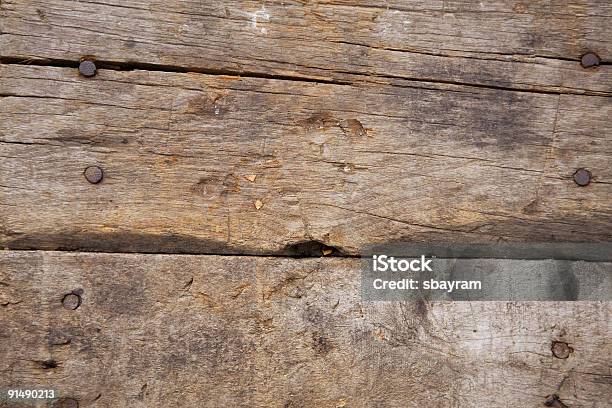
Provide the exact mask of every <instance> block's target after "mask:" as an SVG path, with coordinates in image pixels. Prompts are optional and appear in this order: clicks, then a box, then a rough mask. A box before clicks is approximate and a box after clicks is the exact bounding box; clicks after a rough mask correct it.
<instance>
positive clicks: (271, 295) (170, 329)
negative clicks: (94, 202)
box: [0, 251, 612, 408]
mask: <svg viewBox="0 0 612 408" xmlns="http://www.w3.org/2000/svg"><path fill="white" fill-rule="evenodd" d="M359 262H360V261H359V260H358V259H346V258H337V259H304V260H297V259H287V258H263V257H219V256H189V255H187V256H177V255H165V256H164V255H136V254H134V255H129V254H87V253H54V252H19V251H17V252H14V251H2V252H0V317H1V321H2V325H1V326H0V357H1V358H0V372H1V375H0V389H1V388H7V387H13V388H17V387H26V386H28V387H32V386H35V387H51V388H54V389H56V390H58V391H59V392H60V394H61V395H62V396H63V397H65V398H74V399H76V400H77V401H79V402H80V406H86V407H110V406H113V407H161V406H163V407H165V408H171V407H186V406H206V407H219V406H251V407H344V406H346V407H374V406H376V407H425V406H426V407H445V408H447V407H462V408H463V407H483V406H487V407H508V406H517V407H536V406H543V403H544V401H545V398H546V396H547V395H549V394H558V395H559V397H560V399H561V400H562V401H563V402H564V403H565V404H567V405H568V406H570V407H575V408H578V407H601V408H603V407H605V406H608V403H609V401H610V398H611V397H612V394H611V390H612V388H611V387H610V363H611V362H612V361H611V360H610V358H611V356H612V343H611V342H610V336H611V335H612V327H611V325H610V321H611V320H610V311H611V310H612V309H611V307H612V306H611V304H610V303H609V302H560V303H537V302H535V303H534V302H525V303H506V302H475V303H468V302H456V303H451V302H437V303H400V302H363V301H361V300H360V297H359V276H360V274H359V269H358V268H359ZM525 262H533V261H525ZM71 293H73V294H74V293H77V294H80V295H79V296H80V302H81V303H80V306H79V307H78V308H77V309H75V310H71V309H70V308H68V309H67V308H65V307H64V306H63V305H62V300H63V299H64V296H65V295H67V294H71ZM77 304H78V302H72V303H70V302H66V306H70V305H72V307H74V306H76V305H77ZM543 306H544V307H543ZM555 341H559V342H563V343H567V344H569V346H570V347H571V349H572V351H571V353H570V354H569V356H568V357H567V358H566V359H560V358H556V357H554V356H553V354H552V353H551V345H552V343H553V342H555Z"/></svg>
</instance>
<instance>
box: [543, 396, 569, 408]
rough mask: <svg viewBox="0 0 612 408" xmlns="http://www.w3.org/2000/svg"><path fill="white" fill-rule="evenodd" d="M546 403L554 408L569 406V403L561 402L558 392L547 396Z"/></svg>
mask: <svg viewBox="0 0 612 408" xmlns="http://www.w3.org/2000/svg"><path fill="white" fill-rule="evenodd" d="M544 405H546V406H547V407H553V408H567V405H565V404H564V403H562V402H561V400H560V399H559V396H558V395H557V394H552V395H549V396H547V397H546V401H544Z"/></svg>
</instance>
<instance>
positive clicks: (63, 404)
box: [53, 397, 79, 408]
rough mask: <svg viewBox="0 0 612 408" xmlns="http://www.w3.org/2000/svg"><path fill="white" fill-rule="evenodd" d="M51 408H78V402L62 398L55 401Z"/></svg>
mask: <svg viewBox="0 0 612 408" xmlns="http://www.w3.org/2000/svg"><path fill="white" fill-rule="evenodd" d="M53 408H79V402H78V401H77V400H75V399H74V398H65V397H62V398H60V399H58V400H57V401H55V403H54V404H53Z"/></svg>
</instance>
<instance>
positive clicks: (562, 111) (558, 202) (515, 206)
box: [0, 65, 612, 254]
mask: <svg viewBox="0 0 612 408" xmlns="http://www.w3.org/2000/svg"><path fill="white" fill-rule="evenodd" d="M0 77H1V78H2V81H1V82H0V94H1V95H2V96H1V97H0V104H1V105H0V106H1V107H2V109H1V111H0V135H1V139H0V147H1V149H0V156H2V161H1V162H0V192H1V195H0V205H1V206H2V208H3V211H2V212H1V213H0V220H1V221H2V222H1V224H0V225H1V226H2V229H1V230H0V243H1V244H2V245H3V246H5V247H9V248H21V249H23V248H40V249H57V248H67V249H79V248H81V249H88V250H89V249H91V250H96V251H99V250H103V251H104V250H106V251H140V252H160V251H161V252H193V253H210V252H216V253H218V252H224V253H227V252H231V253H253V254H255V253H272V252H279V251H280V252H279V253H291V252H292V251H294V250H295V249H296V248H297V249H298V250H299V248H300V245H301V244H300V243H305V242H306V243H308V242H311V241H313V242H314V244H317V243H320V244H321V245H323V244H324V245H328V246H331V247H336V248H338V250H339V251H342V252H344V253H346V254H357V253H359V252H360V250H361V249H362V248H363V247H364V246H365V245H368V244H374V243H382V242H387V241H393V240H406V241H414V242H460V243H469V242H495V241H497V240H499V239H504V240H509V241H531V242H533V241H543V242H555V241H569V242H578V241H584V242H594V241H611V237H612V232H611V231H612V229H611V226H612V202H611V200H610V196H611V194H612V168H611V167H610V157H611V154H612V146H611V142H612V131H611V130H612V123H611V122H610V120H609V118H610V117H611V115H612V104H611V103H610V102H611V99H610V98H605V97H594V96H577V95H548V94H536V93H531V92H509V91H501V90H489V89H482V88H473V87H461V86H453V85H441V86H440V87H438V88H436V87H434V86H433V85H431V84H430V85H431V89H424V88H414V87H396V86H383V87H381V86H376V87H368V86H361V87H354V86H341V85H331V84H316V83H295V82H293V81H279V80H267V79H256V78H238V77H224V76H210V75H202V74H170V73H158V72H147V71H133V72H118V71H109V70H102V71H101V72H100V73H99V75H98V76H97V77H95V78H94V79H85V78H82V77H79V76H78V73H77V72H76V70H74V69H69V68H53V67H28V66H18V65H3V66H0ZM90 165H98V166H100V167H101V168H102V169H103V171H104V180H103V181H102V182H101V183H100V184H96V185H93V184H90V183H88V182H87V180H86V179H85V178H84V177H83V171H84V169H85V168H86V167H88V166H90ZM581 167H585V168H588V169H589V170H590V171H591V172H592V175H593V181H592V182H591V184H590V185H589V186H587V187H578V186H577V185H576V184H575V183H574V182H573V180H572V174H573V173H574V172H575V170H576V169H577V168H581ZM305 245H306V246H308V245H307V244H305ZM315 246H316V245H315ZM294 252H295V251H294ZM319 254H320V252H319Z"/></svg>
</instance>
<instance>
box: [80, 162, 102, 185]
mask: <svg viewBox="0 0 612 408" xmlns="http://www.w3.org/2000/svg"><path fill="white" fill-rule="evenodd" d="M83 174H84V175H85V178H86V179H87V181H89V182H90V183H91V184H98V183H99V182H101V181H102V179H103V178H104V172H103V171H102V169H101V168H100V167H98V166H89V167H87V168H86V169H85V171H84V172H83Z"/></svg>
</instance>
